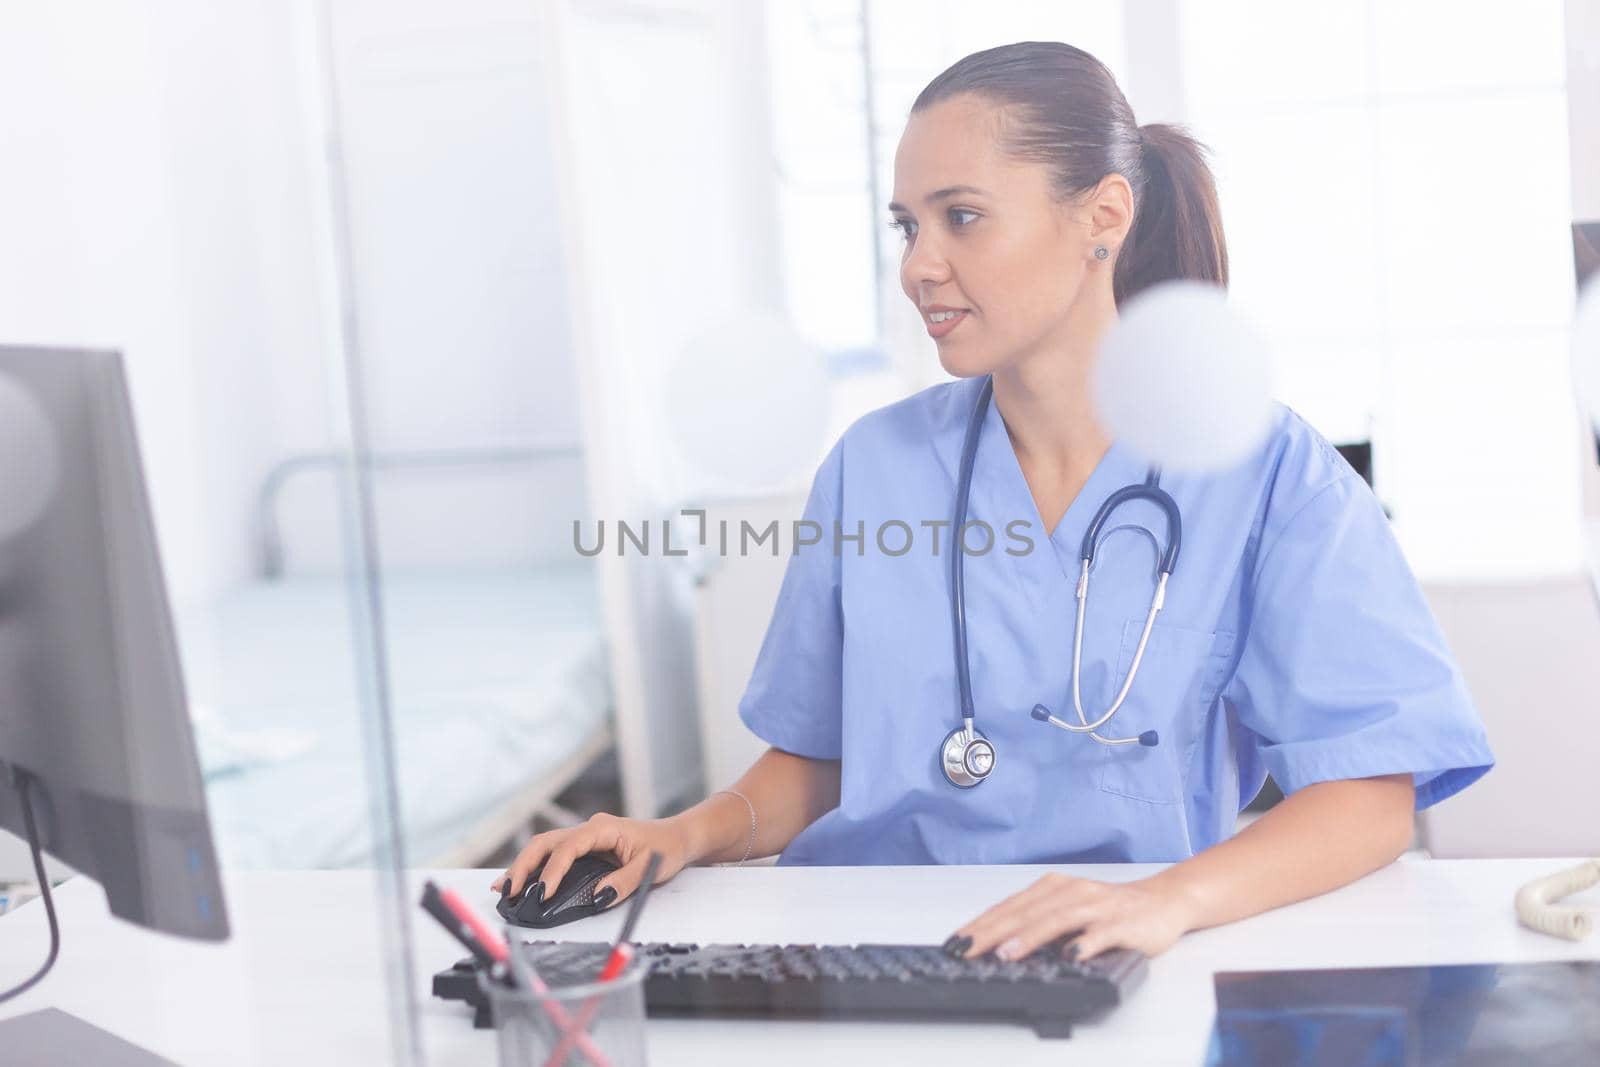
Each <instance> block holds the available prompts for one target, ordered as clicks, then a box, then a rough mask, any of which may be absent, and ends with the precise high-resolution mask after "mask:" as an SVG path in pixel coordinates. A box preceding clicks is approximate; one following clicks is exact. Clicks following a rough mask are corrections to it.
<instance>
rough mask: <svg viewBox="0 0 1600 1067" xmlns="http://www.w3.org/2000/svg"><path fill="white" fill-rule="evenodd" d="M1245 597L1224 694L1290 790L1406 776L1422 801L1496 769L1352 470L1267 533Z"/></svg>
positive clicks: (1439, 639) (1403, 567) (1377, 513)
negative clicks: (1242, 627) (1241, 631)
mask: <svg viewBox="0 0 1600 1067" xmlns="http://www.w3.org/2000/svg"><path fill="white" fill-rule="evenodd" d="M1252 586H1253V588H1252ZM1245 595H1246V597H1247V603H1248V606H1249V607H1248V610H1249V612H1250V614H1249V616H1248V621H1247V627H1248V630H1247V633H1246V635H1245V638H1244V641H1243V643H1242V647H1241V651H1240V656H1239V660H1238V663H1237V665H1236V669H1235V672H1234V675H1233V678H1232V680H1231V681H1230V682H1229V684H1228V687H1227V689H1226V690H1225V691H1224V693H1225V696H1226V697H1227V699H1228V700H1229V701H1230V702H1231V703H1232V704H1233V706H1234V708H1235V710H1236V713H1237V715H1238V718H1239V722H1240V723H1241V724H1242V725H1243V726H1244V727H1246V728H1247V730H1248V731H1249V733H1250V735H1251V736H1250V737H1249V738H1248V739H1247V742H1246V743H1249V744H1253V745H1254V746H1255V748H1256V754H1257V755H1258V756H1259V757H1260V759H1261V761H1262V762H1264V763H1265V765H1266V767H1267V769H1268V770H1269V771H1270V772H1271V774H1272V777H1273V779H1274V780H1275V781H1277V783H1278V784H1279V786H1280V787H1281V788H1282V789H1283V791H1284V792H1285V793H1292V792H1294V791H1295V790H1297V789H1300V788H1303V787H1304V786H1307V785H1310V784H1312V783H1314V782H1321V781H1329V780H1334V779H1345V778H1366V777H1373V776H1376V775H1382V774H1399V773H1403V772H1410V773H1411V774H1412V775H1413V776H1414V781H1415V783H1416V790H1417V801H1416V803H1417V808H1418V810H1421V809H1422V808H1426V807H1428V806H1429V805H1431V804H1435V803H1437V802H1439V801H1441V800H1443V799H1445V798H1446V797H1448V796H1451V795H1453V794H1455V793H1457V792H1460V791H1461V790H1462V789H1465V788H1466V787H1467V786H1468V785H1471V784H1472V783H1473V782H1474V781H1476V780H1477V779H1478V778H1480V777H1482V776H1483V775H1484V774H1485V773H1487V772H1488V770H1489V769H1490V767H1492V766H1493V765H1494V757H1493V755H1492V754H1491V753H1490V751H1489V746H1488V741H1487V738H1486V737H1485V735H1484V730H1483V725H1482V723H1481V721H1480V720H1479V718H1478V714H1477V711H1476V709H1475V708H1474V707H1473V704H1472V700H1471V697H1470V696H1469V695H1468V693H1467V688H1466V683H1465V681H1464V680H1463V678H1462V675H1461V671H1460V668H1459V667H1457V665H1456V663H1455V661H1454V659H1453V658H1452V657H1451V655H1450V652H1449V649H1448V647H1447V645H1446V644H1445V640H1444V635H1443V633H1442V632H1441V630H1440V628H1439V625H1438V623H1437V622H1436V621H1435V619H1434V617H1433V613H1432V611H1431V610H1430V609H1429V608H1428V605H1427V602H1426V600H1424V599H1423V595H1422V590H1421V588H1420V587H1419V586H1418V584H1417V581H1416V578H1415V576H1414V575H1413V574H1412V572H1411V569H1410V567H1409V566H1408V565H1407V563H1406V561H1405V557H1404V556H1403V555H1402V553H1401V551H1400V546H1399V543H1398V542H1397V540H1396V539H1395V536H1394V533H1393V531H1392V530H1391V529H1390V527H1389V522H1388V519H1387V517H1386V516H1385V515H1384V513H1383V509H1382V507H1381V505H1379V503H1378V501H1377V499H1376V498H1375V497H1374V496H1373V495H1372V493H1371V491H1370V490H1369V489H1368V488H1367V486H1366V484H1365V483H1364V482H1362V481H1361V480H1360V479H1359V477H1357V476H1356V475H1355V474H1354V473H1352V472H1349V471H1345V472H1344V473H1343V475H1342V476H1340V477H1338V478H1336V479H1335V480H1334V481H1332V482H1331V483H1329V484H1328V485H1326V486H1324V487H1322V488H1320V489H1318V490H1317V491H1316V492H1315V493H1314V495H1312V496H1310V498H1309V499H1305V500H1304V502H1303V503H1299V504H1298V509H1297V510H1296V511H1295V512H1294V513H1293V514H1292V515H1291V516H1290V517H1289V518H1288V520H1287V521H1286V522H1284V523H1283V524H1282V525H1281V526H1279V527H1278V528H1277V529H1276V531H1275V532H1273V531H1272V529H1271V527H1270V526H1269V527H1268V528H1267V531H1266V532H1265V533H1264V534H1263V539H1262V544H1261V548H1260V555H1259V556H1258V557H1257V560H1256V565H1255V568H1254V571H1253V575H1252V577H1251V580H1250V582H1249V583H1248V584H1247V586H1246V590H1245Z"/></svg>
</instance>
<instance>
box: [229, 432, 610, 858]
mask: <svg viewBox="0 0 1600 1067" xmlns="http://www.w3.org/2000/svg"><path fill="white" fill-rule="evenodd" d="M582 456H583V450H582V449H581V448H579V447H577V446H573V445H552V446H529V447H519V448H457V449H436V450H430V451H411V452H383V453H372V454H371V455H369V456H368V457H367V461H366V462H367V465H368V467H369V469H372V470H386V471H387V470H424V469H436V470H440V469H451V468H461V469H471V468H481V467H485V466H518V465H526V464H536V463H543V462H548V461H551V460H573V459H581V458H582ZM349 462H350V460H349V457H348V456H347V455H346V454H344V453H337V452H313V453H303V454H300V455H295V456H290V457H289V458H287V459H285V460H283V461H282V462H280V463H278V464H277V465H276V466H274V467H273V468H272V469H271V470H269V471H268V472H267V475H266V477H265V478H263V479H262V482H261V489H260V491H259V493H258V494H257V499H256V546H257V550H256V551H257V573H258V574H259V575H260V577H261V578H262V579H264V580H266V581H275V580H277V579H279V578H282V577H283V574H284V555H285V552H284V541H283V529H282V523H281V522H280V519H279V498H280V496H281V495H282V493H283V491H284V489H285V487H286V486H288V485H289V484H290V483H291V482H292V481H293V480H294V479H295V478H296V477H298V476H301V475H309V474H324V475H326V474H330V473H337V472H338V471H339V470H341V469H342V468H343V467H344V466H345V465H346V464H347V463H349ZM611 710H612V711H613V713H614V711H615V709H611ZM615 747H616V731H615V729H614V727H613V725H612V722H611V720H610V719H609V718H608V719H607V720H604V721H602V722H601V723H600V724H599V725H598V726H597V727H596V728H595V729H593V730H591V731H590V732H589V733H588V734H587V735H586V736H585V737H584V739H583V741H582V742H581V743H580V744H579V745H578V746H577V748H575V749H574V750H573V751H572V752H571V753H570V754H569V755H568V757H567V758H566V759H564V760H562V761H561V763H560V764H559V765H558V766H557V768H556V769H555V771H553V772H551V773H549V774H545V775H541V776H540V778H539V779H538V780H537V781H532V782H529V783H528V784H527V785H526V786H525V787H524V788H523V789H522V790H521V791H519V792H518V793H517V794H516V795H515V796H513V797H512V798H511V799H509V800H507V801H506V802H505V803H503V804H501V805H499V806H498V807H496V808H494V809H492V810H490V811H486V812H485V813H484V814H483V816H482V818H480V819H479V820H478V821H477V822H476V823H475V824H474V825H473V826H472V827H471V828H470V829H469V830H468V831H467V832H466V834H465V835H464V836H463V837H462V839H461V840H460V841H459V842H458V843H457V844H456V845H455V846H454V847H452V848H450V849H448V850H446V851H445V852H443V853H441V854H438V855H434V856H424V857H418V861H419V862H420V865H421V866H424V867H480V866H484V865H485V864H487V863H488V862H489V861H490V858H491V857H492V856H494V855H495V854H496V853H497V852H498V851H500V850H501V849H502V848H503V847H504V846H505V845H506V844H507V843H515V844H520V843H521V840H522V839H524V838H525V837H526V836H527V835H528V834H530V833H531V832H532V831H533V829H534V827H535V820H537V819H544V820H545V821H547V822H550V823H553V824H554V825H556V826H576V825H577V824H578V823H580V822H582V821H583V819H584V816H583V815H581V814H579V813H578V812H574V811H571V810H569V809H567V808H565V807H563V806H562V805H560V804H558V803H556V799H555V798H556V797H557V796H559V795H560V794H561V793H562V792H563V791H564V790H565V789H566V788H567V787H568V786H570V785H571V784H572V783H573V782H574V781H575V780H576V779H577V778H578V777H579V776H580V775H581V774H583V772H584V771H586V770H587V769H588V768H589V767H590V766H591V765H593V764H594V762H595V761H596V760H598V759H599V758H601V757H602V756H604V755H606V754H607V753H608V752H610V751H612V750H613V749H614V748H615Z"/></svg>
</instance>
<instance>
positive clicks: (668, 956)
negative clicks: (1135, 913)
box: [433, 941, 1145, 1037]
mask: <svg viewBox="0 0 1600 1067" xmlns="http://www.w3.org/2000/svg"><path fill="white" fill-rule="evenodd" d="M638 947H639V951H640V954H641V955H642V956H643V957H644V958H645V959H646V960H648V961H649V964H650V973H649V975H648V977H647V978H646V979H645V988H644V995H645V1008H646V1011H647V1012H648V1013H649V1014H650V1015H654V1016H719V1017H731V1018H741V1017H742V1018H760V1019H773V1018H798V1019H824V1018H826V1019H932V1020H939V1021H971V1022H1015V1023H1023V1024H1026V1025H1028V1026H1032V1027H1033V1028H1034V1030H1035V1031H1036V1032H1037V1033H1038V1034H1039V1036H1040V1037H1067V1036H1068V1035H1070V1034H1071V1032H1072V1025H1073V1023H1075V1022H1080V1021H1084V1020H1087V1019H1090V1018H1093V1017H1095V1016H1098V1015H1101V1014H1104V1013H1105V1012H1107V1011H1109V1010H1111V1009H1112V1008H1114V1007H1116V1005H1117V1004H1118V1003H1120V1002H1121V1001H1122V999H1123V998H1124V997H1126V996H1127V995H1128V994H1129V993H1131V992H1132V991H1133V990H1134V989H1135V988H1136V987H1137V986H1138V984H1139V982H1140V981H1141V980H1142V979H1143V978H1144V974H1145V958H1144V956H1143V955H1142V954H1140V953H1138V952H1133V951H1130V950H1126V949H1113V950H1111V951H1109V952H1104V953H1101V954H1100V955H1099V956H1096V957H1095V958H1094V959H1092V960H1088V961H1084V962H1080V961H1078V960H1077V959H1075V958H1072V957H1071V956H1070V954H1065V953H1063V951H1062V948H1061V944H1060V943H1059V942H1053V943H1051V944H1050V945H1047V946H1045V947H1044V948H1041V949H1040V950H1038V951H1037V952H1035V953H1034V954H1033V955H1031V956H1028V957H1025V958H1023V959H1020V960H1014V961H1011V962H1009V963H1006V962H1002V961H1000V960H997V959H995V958H994V957H993V956H980V957H978V958H976V959H970V960H958V959H952V958H951V957H949V956H947V955H945V953H944V952H943V951H942V950H941V949H940V948H939V947H938V946H935V945H692V944H667V943H663V942H658V941H652V942H645V943H642V944H640V945H639V946H638ZM523 951H525V952H526V953H527V959H528V961H529V962H530V963H531V964H532V965H533V967H534V969H535V970H536V971H537V972H538V973H539V974H540V976H541V977H543V978H544V980H545V981H546V982H548V983H550V984H551V985H566V984H569V983H579V982H590V981H593V980H594V977H595V975H597V974H599V972H600V968H601V966H602V965H603V964H604V963H605V959H606V955H607V954H608V953H609V952H610V951H611V946H610V945H607V944H603V943H600V942H578V941H529V942H526V943H525V944H524V946H523ZM433 994H434V996H436V997H442V998H444V999H446V1000H464V1001H467V1002H468V1003H470V1004H472V1005H473V1007H474V1008H475V1009H477V1014H476V1019H475V1022H476V1025H478V1026H490V1025H493V1022H492V1020H490V1019H489V1018H488V1014H489V1013H488V1006H487V1004H486V1003H485V998H484V997H483V994H482V991H481V990H480V989H479V988H478V981H477V973H476V971H475V969H474V965H473V962H472V961H471V960H470V959H469V960H463V961H461V962H460V963H458V964H456V965H455V966H454V967H451V968H450V969H448V970H444V971H440V972H439V973H438V974H436V975H434V978H433Z"/></svg>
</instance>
